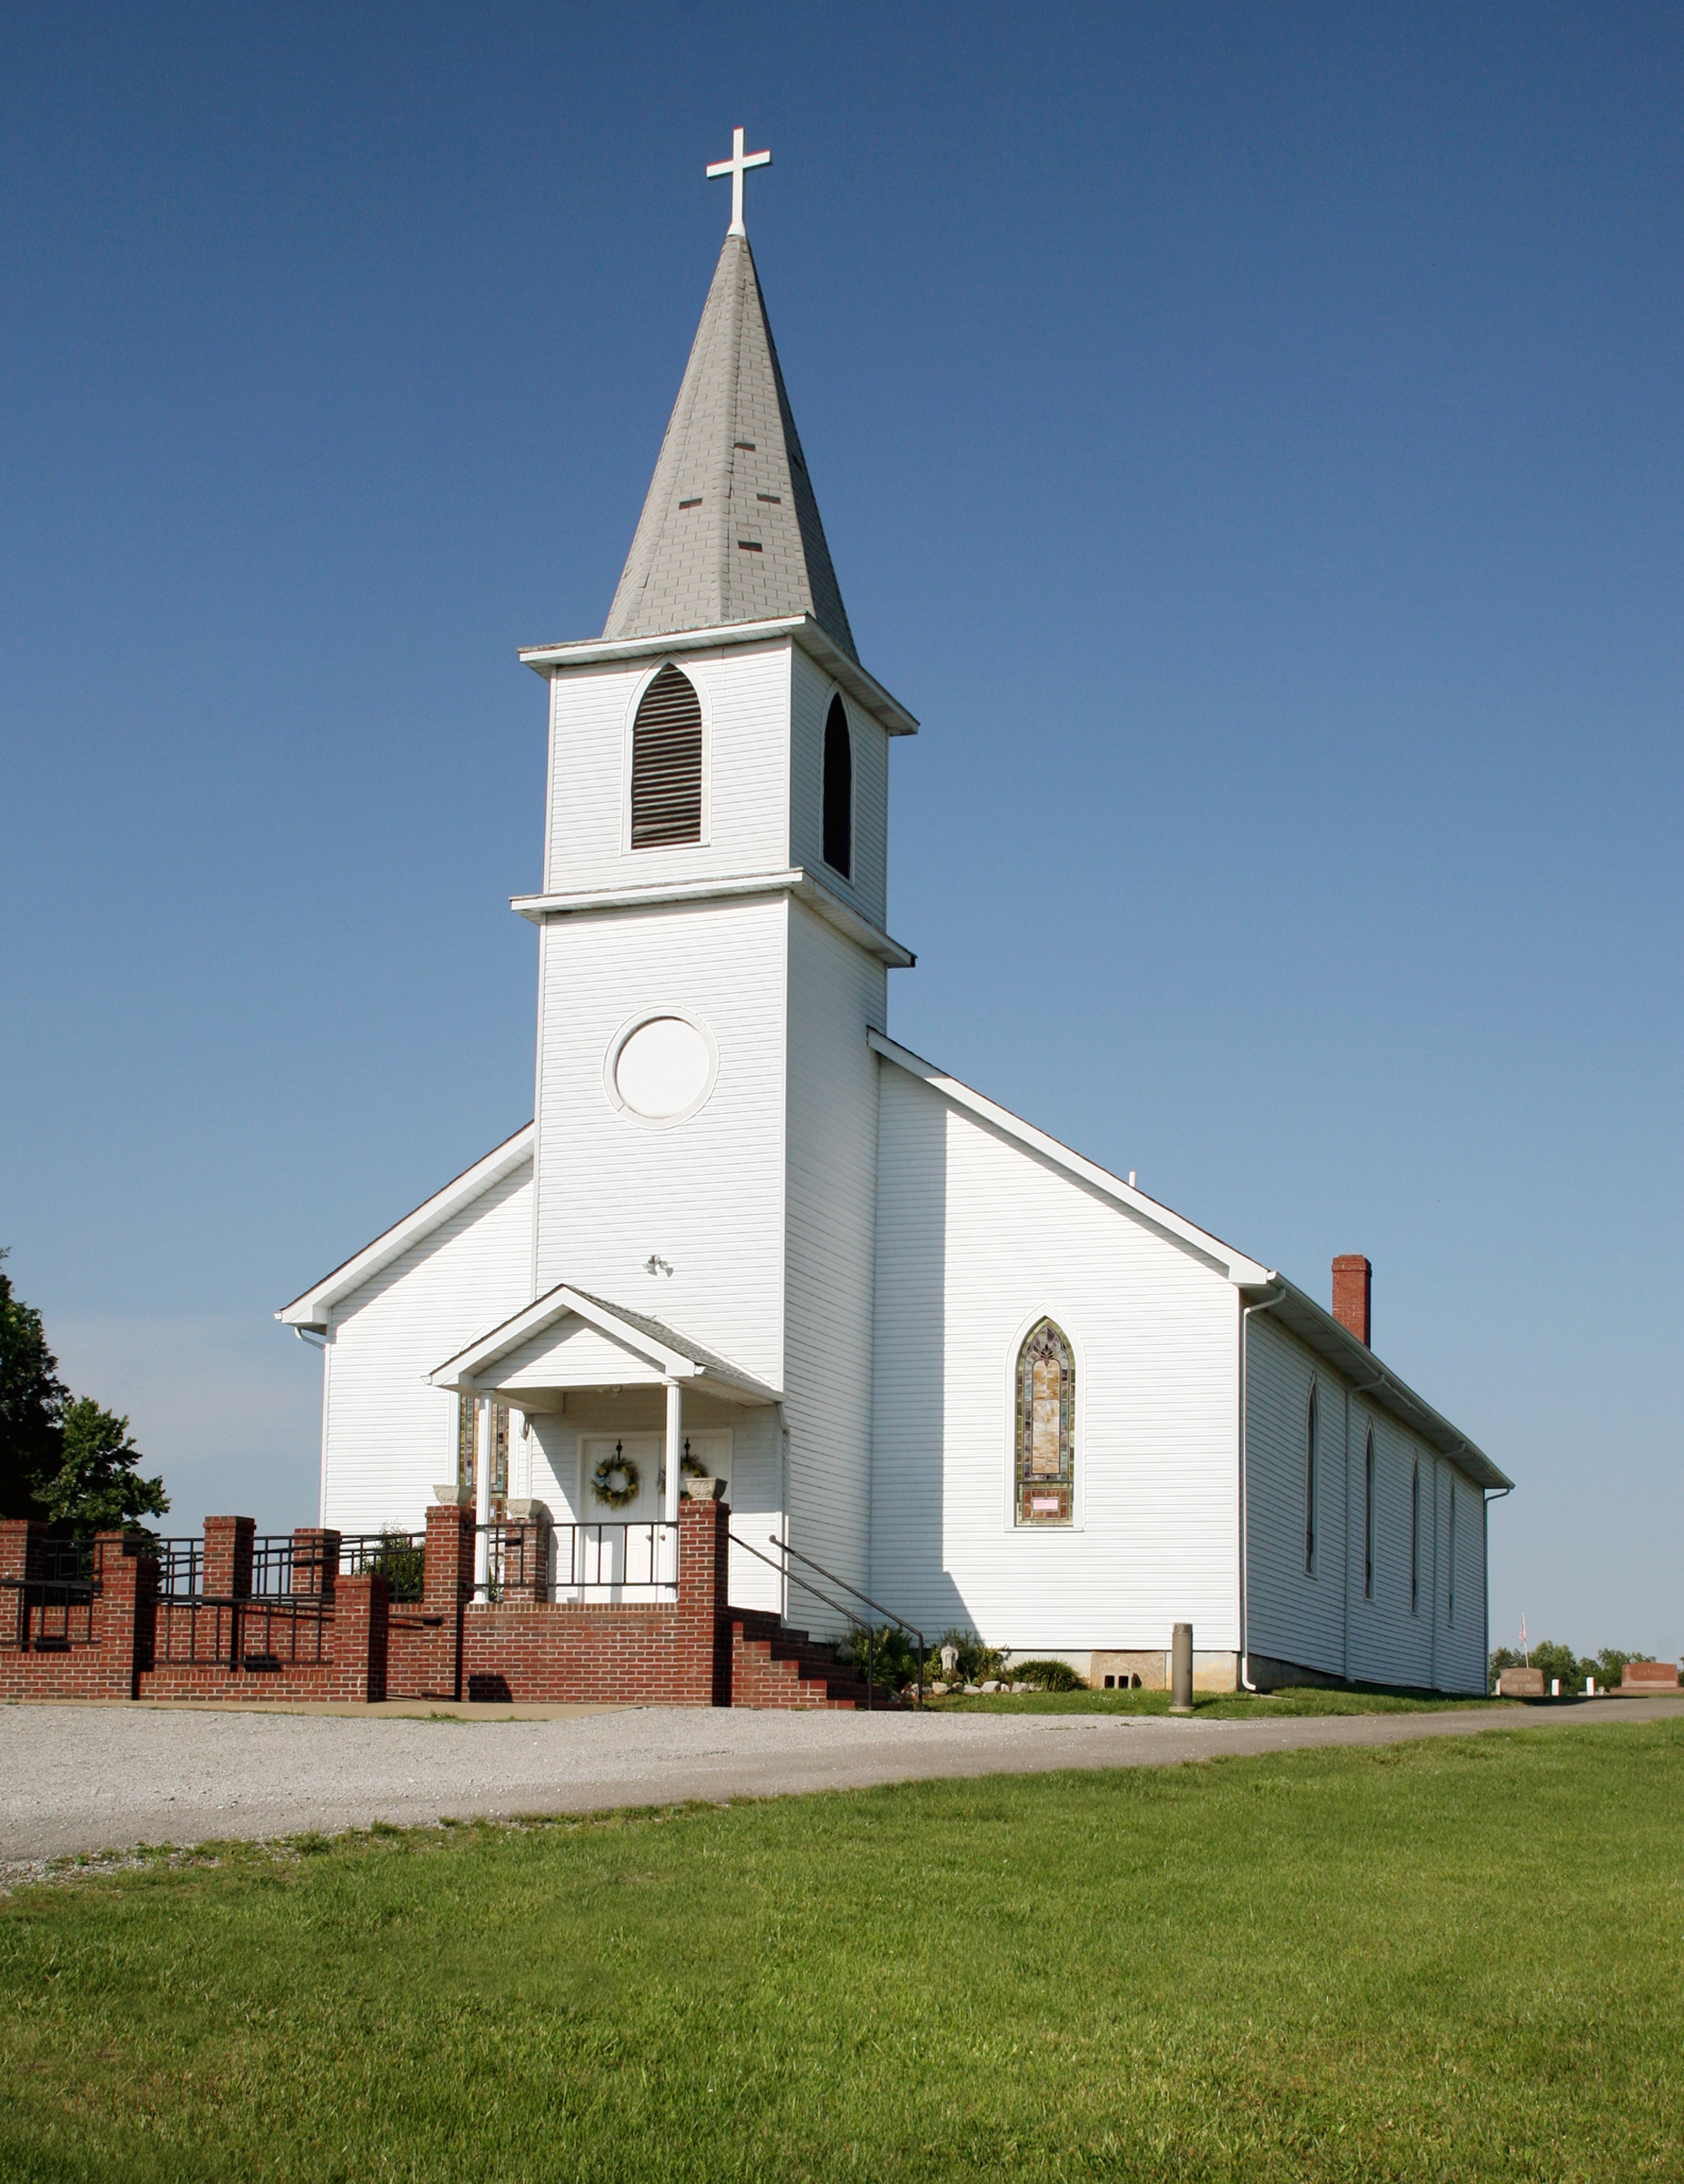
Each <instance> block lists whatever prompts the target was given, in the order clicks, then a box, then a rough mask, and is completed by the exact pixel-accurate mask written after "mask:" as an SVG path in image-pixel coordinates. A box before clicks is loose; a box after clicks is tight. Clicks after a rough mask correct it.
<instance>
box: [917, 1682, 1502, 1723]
mask: <svg viewBox="0 0 1684 2184" xmlns="http://www.w3.org/2000/svg"><path fill="white" fill-rule="evenodd" d="M924 1704H926V1705H927V1706H928V1707H929V1708H930V1711H931V1712H932V1713H935V1712H936V1711H937V1710H938V1709H939V1710H940V1711H941V1712H943V1713H944V1714H1167V1713H1168V1712H1169V1694H1168V1692H1166V1691H1019V1692H1008V1691H983V1692H977V1693H976V1694H973V1696H970V1697H966V1696H964V1695H963V1694H960V1693H958V1692H954V1693H953V1694H950V1695H949V1696H948V1697H946V1698H942V1699H926V1700H925V1702H924ZM1520 1705H1521V1702H1520V1701H1519V1700H1518V1699H1483V1698H1479V1697H1477V1696H1476V1697H1473V1698H1454V1699H1451V1698H1444V1697H1441V1696H1439V1695H1437V1694H1423V1695H1422V1696H1420V1697H1418V1698H1417V1697H1416V1696H1415V1695H1414V1694H1401V1693H1398V1692H1395V1691H1366V1690H1365V1689H1363V1688H1362V1686H1361V1685H1358V1686H1356V1688H1355V1689H1349V1690H1340V1691H1324V1690H1321V1689H1320V1688H1319V1687H1317V1686H1316V1685H1314V1684H1294V1685H1291V1686H1289V1687H1288V1688H1287V1689H1286V1690H1285V1691H1271V1692H1258V1693H1252V1692H1244V1691H1195V1693H1194V1694H1193V1711H1194V1712H1195V1714H1197V1715H1198V1716H1199V1717H1200V1718H1201V1720H1204V1721H1207V1722H1232V1721H1247V1722H1255V1721H1258V1720H1267V1719H1269V1718H1271V1717H1272V1716H1276V1715H1279V1714H1436V1713H1438V1712H1440V1711H1441V1710H1442V1709H1443V1708H1445V1707H1447V1706H1508V1707H1512V1708H1513V1709H1514V1710H1515V1711H1516V1712H1517V1713H1518V1712H1519V1710H1520Z"/></svg>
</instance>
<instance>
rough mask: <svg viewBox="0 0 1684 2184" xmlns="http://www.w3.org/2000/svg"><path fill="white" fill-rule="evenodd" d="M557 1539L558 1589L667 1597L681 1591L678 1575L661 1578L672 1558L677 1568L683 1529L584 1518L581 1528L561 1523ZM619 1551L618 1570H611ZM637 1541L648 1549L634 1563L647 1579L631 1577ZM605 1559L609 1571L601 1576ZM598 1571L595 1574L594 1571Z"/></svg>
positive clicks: (660, 1522)
mask: <svg viewBox="0 0 1684 2184" xmlns="http://www.w3.org/2000/svg"><path fill="white" fill-rule="evenodd" d="M551 1531H552V1532H553V1536H554V1539H555V1543H556V1548H555V1578H554V1589H555V1591H556V1592H557V1593H560V1592H562V1591H564V1590H565V1591H576V1592H580V1593H590V1592H603V1591H606V1590H608V1589H610V1587H617V1586H624V1585H648V1586H650V1587H659V1588H660V1589H661V1590H663V1591H666V1592H668V1593H671V1592H673V1591H675V1590H676V1588H677V1583H678V1580H677V1577H676V1575H675V1576H672V1577H667V1576H664V1575H663V1574H662V1571H663V1569H664V1566H665V1564H666V1562H667V1561H668V1560H669V1553H668V1552H666V1551H667V1550H669V1549H670V1551H671V1560H672V1561H673V1562H674V1566H675V1568H676V1562H677V1555H678V1547H679V1527H678V1525H677V1524H675V1523H670V1522H668V1521H667V1519H666V1518H664V1517H636V1518H633V1517H600V1518H585V1519H584V1520H582V1521H581V1522H579V1523H577V1524H557V1525H554V1526H552V1527H551ZM564 1539H565V1541H566V1542H567V1545H566V1561H567V1567H566V1571H565V1572H563V1569H562V1552H563V1550H562V1542H563V1540H564ZM616 1541H617V1542H618V1543H619V1547H620V1568H619V1570H618V1571H617V1572H616V1571H614V1570H613V1569H612V1568H611V1564H612V1561H613V1547H614V1544H615V1542H616ZM634 1542H636V1543H638V1544H639V1545H640V1546H641V1547H643V1548H645V1549H646V1550H647V1552H646V1553H645V1554H639V1555H637V1556H636V1557H635V1560H636V1561H637V1562H641V1563H643V1564H644V1565H645V1567H646V1569H647V1575H634V1574H633V1562H634V1556H633V1544H634ZM605 1556H606V1557H607V1559H608V1561H609V1562H610V1572H609V1574H607V1575H606V1576H605V1575H604V1574H603V1561H604V1557H605ZM593 1571H594V1572H595V1574H594V1575H592V1574H590V1572H593Z"/></svg>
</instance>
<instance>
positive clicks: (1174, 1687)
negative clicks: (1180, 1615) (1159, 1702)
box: [1160, 1623, 1193, 1714]
mask: <svg viewBox="0 0 1684 2184" xmlns="http://www.w3.org/2000/svg"><path fill="white" fill-rule="evenodd" d="M1160 1627H1162V1626H1160ZM1169 1710H1170V1712H1171V1713H1172V1714H1191V1713H1192V1712H1193V1625H1192V1624H1191V1623H1177V1624H1176V1625H1175V1643H1174V1645H1173V1647H1172V1649H1171V1653H1170V1678H1169Z"/></svg>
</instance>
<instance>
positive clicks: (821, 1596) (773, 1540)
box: [731, 1532, 927, 1714]
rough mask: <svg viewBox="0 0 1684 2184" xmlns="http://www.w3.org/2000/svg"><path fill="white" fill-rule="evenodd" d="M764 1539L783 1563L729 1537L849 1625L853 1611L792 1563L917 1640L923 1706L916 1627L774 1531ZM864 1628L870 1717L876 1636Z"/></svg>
mask: <svg viewBox="0 0 1684 2184" xmlns="http://www.w3.org/2000/svg"><path fill="white" fill-rule="evenodd" d="M766 1538H767V1543H768V1545H770V1546H772V1547H775V1548H776V1549H777V1550H778V1552H779V1553H780V1554H781V1556H782V1557H783V1558H784V1559H783V1561H782V1562H773V1561H772V1559H771V1555H769V1554H762V1553H761V1551H760V1549H759V1548H758V1547H751V1546H750V1545H749V1542H748V1541H747V1540H745V1539H741V1538H740V1537H739V1536H738V1534H737V1533H736V1532H732V1533H731V1544H732V1546H733V1547H741V1548H743V1549H745V1550H746V1551H747V1552H749V1553H750V1554H751V1555H753V1556H754V1558H755V1560H756V1561H757V1562H764V1563H765V1564H766V1566H767V1568H768V1569H769V1570H775V1571H777V1572H778V1574H779V1575H780V1577H781V1578H782V1579H783V1581H784V1582H785V1583H786V1584H790V1585H799V1586H800V1587H801V1589H802V1592H803V1593H808V1594H810V1595H811V1596H812V1599H814V1600H820V1601H822V1602H823V1603H824V1604H825V1606H826V1607H827V1608H834V1609H835V1610H836V1613H838V1614H839V1615H842V1616H845V1617H846V1619H847V1621H848V1622H849V1623H850V1624H854V1623H855V1622H856V1619H855V1616H854V1613H853V1610H852V1608H850V1607H849V1606H848V1605H847V1604H846V1603H845V1602H842V1601H840V1600H833V1599H832V1597H831V1595H830V1594H829V1593H825V1592H823V1591H822V1590H821V1589H820V1587H819V1586H817V1585H815V1584H814V1583H813V1582H812V1579H811V1578H805V1577H802V1574H801V1572H799V1571H797V1570H792V1569H791V1568H790V1564H791V1562H802V1563H803V1564H805V1566H806V1567H807V1568H808V1569H809V1570H816V1571H817V1572H818V1573H819V1575H820V1576H821V1577H822V1578H823V1579H824V1581H825V1582H826V1583H827V1584H832V1585H834V1586H835V1587H836V1589H837V1590H838V1592H841V1593H848V1594H849V1595H850V1597H851V1598H852V1599H854V1600H857V1601H861V1602H862V1603H864V1604H865V1606H866V1607H868V1608H874V1609H875V1610H876V1612H877V1613H878V1614H879V1615H884V1616H887V1618H888V1619H889V1621H890V1622H891V1623H893V1625H894V1626H895V1628H896V1630H899V1631H904V1632H905V1633H906V1634H907V1636H908V1637H909V1638H915V1639H916V1640H917V1641H918V1704H919V1705H920V1706H922V1705H923V1669H924V1654H925V1652H926V1651H927V1648H926V1647H925V1644H924V1634H923V1632H922V1631H921V1630H920V1629H919V1628H918V1626H917V1624H916V1623H908V1622H907V1621H906V1619H905V1618H904V1616H901V1615H897V1614H896V1613H895V1612H894V1610H893V1609H892V1608H885V1607H884V1606H883V1604H882V1601H880V1600H873V1599H872V1596H871V1594H870V1593H862V1592H861V1590H860V1588H859V1586H858V1585H851V1584H850V1583H849V1582H848V1580H847V1579H846V1578H845V1577H838V1576H837V1574H836V1572H834V1571H833V1570H827V1569H826V1568H825V1566H824V1564H823V1563H822V1562H814V1561H813V1559H812V1555H810V1554H802V1552H800V1551H799V1549H797V1548H794V1547H792V1546H791V1545H790V1544H789V1543H788V1542H787V1541H784V1540H781V1539H780V1538H779V1537H778V1535H777V1533H776V1532H768V1533H767V1535H766ZM863 1627H864V1631H865V1709H866V1712H867V1713H868V1714H869V1713H870V1712H871V1711H872V1690H873V1688H874V1676H873V1670H874V1666H875V1663H874V1662H873V1659H872V1655H873V1652H874V1649H875V1645H876V1633H875V1632H874V1631H873V1630H872V1626H871V1624H870V1623H866V1624H865V1625H864V1626H863Z"/></svg>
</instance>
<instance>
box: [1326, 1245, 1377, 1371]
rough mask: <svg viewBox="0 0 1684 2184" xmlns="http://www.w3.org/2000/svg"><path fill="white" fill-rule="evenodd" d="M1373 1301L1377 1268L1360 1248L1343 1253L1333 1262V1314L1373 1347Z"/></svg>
mask: <svg viewBox="0 0 1684 2184" xmlns="http://www.w3.org/2000/svg"><path fill="white" fill-rule="evenodd" d="M1373 1302H1374V1269H1373V1268H1372V1267H1371V1266H1370V1265H1369V1264H1368V1262H1367V1260H1366V1259H1365V1258H1364V1257H1363V1255H1362V1253H1361V1252H1360V1251H1346V1252H1342V1253H1341V1254H1340V1256H1339V1257H1338V1258H1337V1259H1335V1260H1334V1262H1333V1316H1334V1318H1335V1319H1336V1320H1337V1321H1338V1322H1339V1324H1340V1326H1341V1327H1348V1328H1349V1329H1350V1330H1351V1332H1352V1334H1354V1335H1355V1336H1356V1340H1358V1341H1359V1342H1360V1343H1362V1344H1363V1345H1364V1346H1365V1348H1370V1349H1371V1348H1372V1347H1373V1345H1372V1344H1371V1343H1370V1342H1369V1340H1368V1335H1369V1330H1370V1327H1371V1325H1372V1320H1371V1318H1370V1313H1371V1310H1372V1307H1373Z"/></svg>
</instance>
